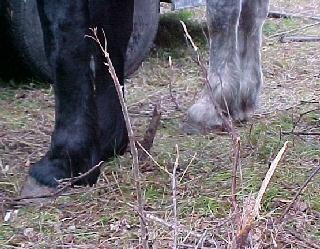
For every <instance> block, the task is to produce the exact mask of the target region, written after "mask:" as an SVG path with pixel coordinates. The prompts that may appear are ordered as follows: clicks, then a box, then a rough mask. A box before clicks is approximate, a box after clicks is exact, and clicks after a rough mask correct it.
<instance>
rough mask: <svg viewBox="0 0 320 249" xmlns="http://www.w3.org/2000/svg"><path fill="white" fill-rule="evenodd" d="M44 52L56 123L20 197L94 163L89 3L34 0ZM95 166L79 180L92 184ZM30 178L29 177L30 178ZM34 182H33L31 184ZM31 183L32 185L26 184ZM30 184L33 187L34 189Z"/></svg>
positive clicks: (95, 142) (97, 143)
mask: <svg viewBox="0 0 320 249" xmlns="http://www.w3.org/2000/svg"><path fill="white" fill-rule="evenodd" d="M37 3H38V9H39V15H40V19H41V23H42V28H43V32H44V37H45V40H44V45H45V52H46V55H47V58H48V60H49V63H50V65H51V67H52V69H53V79H54V84H55V85H54V87H55V101H56V106H55V112H56V119H55V127H54V132H53V134H52V138H51V146H50V149H49V151H48V152H47V154H46V155H45V156H44V157H43V158H42V159H41V160H40V161H38V162H37V163H36V164H34V165H33V166H31V168H30V171H29V180H28V181H27V185H26V186H25V188H24V190H23V191H22V195H31V194H34V193H37V192H39V191H38V190H37V188H39V187H40V186H44V189H46V190H47V188H48V187H50V188H54V187H57V186H58V185H59V180H61V179H64V178H72V177H75V176H78V175H79V174H81V173H84V172H87V171H88V170H90V169H91V168H92V167H93V166H94V165H96V164H97V163H98V162H99V159H100V155H99V148H100V140H99V127H98V121H97V119H98V114H97V108H96V105H95V101H94V91H93V86H92V81H91V71H90V67H89V64H90V53H89V51H88V50H89V45H88V42H92V41H89V39H85V38H84V36H85V34H86V33H87V32H88V23H89V12H88V6H87V3H88V1H85V0H83V1H67V0H64V1H49V0H38V1H37ZM98 174H99V169H97V170H96V171H94V172H92V173H91V174H90V175H88V176H87V177H85V178H83V179H82V180H81V181H80V182H79V184H93V183H94V182H95V181H96V179H97V176H98ZM30 178H31V180H30ZM33 183H36V184H33ZM30 184H31V185H32V184H33V186H30ZM33 188H34V190H33Z"/></svg>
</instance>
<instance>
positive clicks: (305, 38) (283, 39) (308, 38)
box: [280, 36, 320, 43]
mask: <svg viewBox="0 0 320 249" xmlns="http://www.w3.org/2000/svg"><path fill="white" fill-rule="evenodd" d="M280 41H281V42H283V43H286V42H318V41H320V36H281V37H280Z"/></svg>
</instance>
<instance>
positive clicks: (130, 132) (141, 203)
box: [87, 28, 148, 249]
mask: <svg viewBox="0 0 320 249" xmlns="http://www.w3.org/2000/svg"><path fill="white" fill-rule="evenodd" d="M91 31H92V32H93V36H87V37H90V38H92V39H93V40H94V41H96V42H97V43H98V45H99V46H100V49H101V51H102V52H103V54H104V57H105V58H106V60H107V62H106V63H105V65H106V66H108V69H109V73H110V75H111V77H112V79H113V81H114V84H115V87H116V90H117V93H118V97H119V100H120V104H121V107H122V112H123V116H124V119H125V122H126V125H127V131H128V137H129V143H130V150H131V154H132V161H133V162H132V171H133V175H134V180H135V187H136V194H137V205H138V211H139V214H140V225H141V236H142V238H141V241H142V247H143V249H147V248H148V234H147V227H146V223H145V221H144V208H143V206H144V201H143V197H142V191H141V179H140V173H139V157H138V150H137V147H136V142H135V137H134V133H133V129H132V126H131V122H130V118H129V112H128V108H127V105H126V103H125V100H124V97H123V92H122V86H121V85H120V82H119V79H118V77H117V74H116V71H115V69H114V67H113V64H112V61H111V59H110V56H109V53H108V51H107V38H106V36H105V33H104V31H103V30H102V32H103V35H104V39H105V41H104V42H105V46H102V44H101V42H100V40H99V38H98V35H97V28H94V29H91Z"/></svg>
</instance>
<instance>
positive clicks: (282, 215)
mask: <svg viewBox="0 0 320 249" xmlns="http://www.w3.org/2000/svg"><path fill="white" fill-rule="evenodd" d="M318 164H319V165H318V167H317V168H315V169H314V171H313V172H312V173H311V174H310V176H309V177H308V178H307V180H305V182H304V183H303V184H302V185H301V187H300V189H299V190H298V192H297V193H296V194H295V196H294V197H293V199H292V201H291V202H290V203H289V205H288V206H287V208H286V209H285V210H284V211H283V213H282V214H281V215H280V217H279V218H278V220H277V222H276V223H280V222H281V221H282V220H283V218H284V216H285V215H286V214H287V213H288V212H289V210H290V208H291V207H292V205H293V204H294V202H295V201H296V200H297V198H298V196H299V195H300V194H301V193H302V191H303V190H304V189H305V188H306V187H307V185H308V184H309V182H310V181H311V180H312V178H313V177H314V176H315V175H316V174H317V173H318V172H319V171H320V162H319V163H318Z"/></svg>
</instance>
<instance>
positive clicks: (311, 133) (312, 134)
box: [281, 131, 320, 136]
mask: <svg viewBox="0 0 320 249" xmlns="http://www.w3.org/2000/svg"><path fill="white" fill-rule="evenodd" d="M281 133H282V134H284V135H290V134H292V135H298V136H300V135H303V136H320V132H305V131H281Z"/></svg>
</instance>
